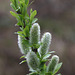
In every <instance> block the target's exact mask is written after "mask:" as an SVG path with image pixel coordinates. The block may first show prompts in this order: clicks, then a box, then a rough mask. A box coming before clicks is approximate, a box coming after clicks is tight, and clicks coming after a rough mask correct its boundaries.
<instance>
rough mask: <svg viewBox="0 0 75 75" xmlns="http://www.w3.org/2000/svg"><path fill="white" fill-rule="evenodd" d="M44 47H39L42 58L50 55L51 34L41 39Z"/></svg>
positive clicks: (47, 33) (46, 34)
mask: <svg viewBox="0 0 75 75" xmlns="http://www.w3.org/2000/svg"><path fill="white" fill-rule="evenodd" d="M41 43H42V45H41V46H40V47H39V49H38V52H39V54H40V56H43V55H45V54H47V53H48V50H49V46H50V44H51V34H50V33H49V32H46V33H45V34H44V35H43V36H42V39H41Z"/></svg>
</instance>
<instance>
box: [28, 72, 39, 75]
mask: <svg viewBox="0 0 75 75" xmlns="http://www.w3.org/2000/svg"><path fill="white" fill-rule="evenodd" d="M29 75H38V73H37V72H32V73H30V74H29Z"/></svg>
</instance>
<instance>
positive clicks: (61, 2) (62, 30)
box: [0, 0, 75, 75]
mask: <svg viewBox="0 0 75 75" xmlns="http://www.w3.org/2000/svg"><path fill="white" fill-rule="evenodd" d="M30 1H32V0H30ZM30 8H33V9H36V10H37V11H38V14H37V16H36V17H38V18H39V21H38V22H39V24H40V26H41V35H42V34H43V33H44V32H46V31H49V32H51V34H52V44H51V46H50V50H55V51H56V53H55V54H57V55H59V57H60V61H62V62H63V66H62V68H61V69H60V71H59V72H61V73H62V75H75V0H35V2H34V3H33V4H32V5H31V6H30V7H29V8H28V11H29V9H30ZM10 10H13V9H12V8H11V7H10V0H0V75H26V74H27V73H28V72H29V71H28V67H27V64H26V63H24V64H22V65H19V62H20V61H21V60H20V59H19V58H20V56H21V55H22V54H21V53H20V50H19V48H18V45H17V35H15V34H14V32H16V31H17V30H19V28H18V27H16V26H15V24H16V22H17V21H16V19H15V18H14V17H12V16H11V14H10V12H9V11H10Z"/></svg>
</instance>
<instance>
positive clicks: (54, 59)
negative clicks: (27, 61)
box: [47, 55, 59, 72]
mask: <svg viewBox="0 0 75 75" xmlns="http://www.w3.org/2000/svg"><path fill="white" fill-rule="evenodd" d="M58 62H59V57H58V56H57V55H54V56H52V58H51V61H50V62H49V64H48V66H47V72H53V71H54V69H55V67H56V65H57V64H58Z"/></svg>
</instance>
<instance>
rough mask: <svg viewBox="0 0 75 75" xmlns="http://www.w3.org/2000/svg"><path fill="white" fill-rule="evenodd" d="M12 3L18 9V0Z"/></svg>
mask: <svg viewBox="0 0 75 75" xmlns="http://www.w3.org/2000/svg"><path fill="white" fill-rule="evenodd" d="M14 5H15V7H16V8H17V9H18V0H14Z"/></svg>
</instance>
